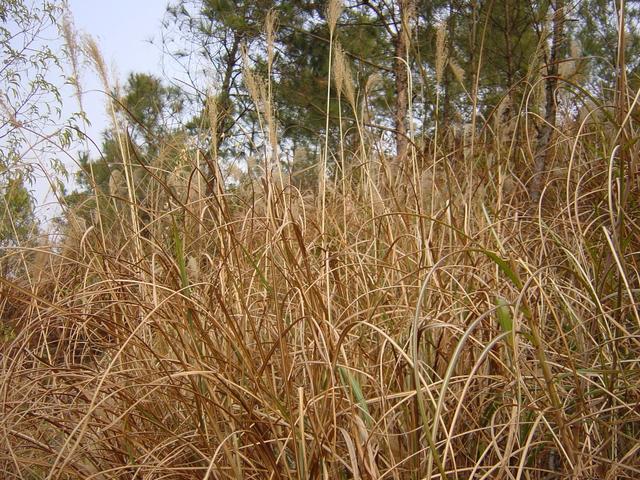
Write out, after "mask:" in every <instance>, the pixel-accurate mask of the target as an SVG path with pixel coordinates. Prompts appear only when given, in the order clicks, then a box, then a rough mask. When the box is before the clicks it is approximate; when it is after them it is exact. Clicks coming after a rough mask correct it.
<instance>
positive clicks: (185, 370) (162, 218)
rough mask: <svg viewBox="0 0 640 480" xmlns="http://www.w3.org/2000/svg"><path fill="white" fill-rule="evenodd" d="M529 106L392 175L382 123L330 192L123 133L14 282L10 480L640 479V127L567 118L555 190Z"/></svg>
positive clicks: (2, 400) (443, 141)
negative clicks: (113, 168)
mask: <svg viewBox="0 0 640 480" xmlns="http://www.w3.org/2000/svg"><path fill="white" fill-rule="evenodd" d="M338 51H339V50H338ZM256 85H259V86H260V85H263V84H262V83H260V82H258V83H257V84H256ZM260 89H262V94H260V93H259V91H260ZM256 91H257V92H258V93H256V96H258V97H259V96H260V95H266V96H269V97H270V94H268V95H267V94H266V93H265V92H266V91H269V90H265V89H264V88H263V87H260V88H258V87H256ZM622 94H624V95H625V98H633V96H634V95H633V92H631V93H629V92H626V91H624V92H622ZM348 100H349V101H350V102H353V100H352V99H348ZM257 101H263V102H264V101H265V98H259V99H257ZM620 103H624V102H620ZM211 108H212V110H213V111H215V106H214V107H211ZM352 110H353V112H352V111H349V112H348V115H352V114H355V115H357V111H356V110H357V109H356V106H355V105H354V106H353V109H352ZM262 111H263V112H271V109H270V108H267V107H264V106H263V108H262ZM272 114H273V113H270V115H272ZM344 114H345V115H347V112H345V113H344ZM214 115H215V114H214ZM513 115H514V120H517V121H518V122H519V123H520V125H519V126H518V128H515V129H513V130H512V131H511V133H510V134H509V135H506V136H505V135H504V131H502V127H500V126H499V125H497V126H496V128H495V129H494V128H491V125H492V124H491V123H490V122H489V123H487V124H486V125H484V126H483V128H482V129H480V128H478V129H477V131H473V132H471V135H472V137H473V138H474V140H472V141H471V142H470V144H471V145H473V147H472V152H471V153H470V152H469V150H468V148H465V145H460V142H459V141H457V140H455V138H454V136H453V135H452V134H451V133H450V132H449V130H450V128H449V127H450V126H447V125H440V126H439V132H440V133H439V136H438V140H437V142H436V145H433V146H432V148H433V150H432V151H431V152H430V153H428V154H427V155H426V157H427V158H421V155H420V154H419V152H417V151H415V149H414V151H413V152H412V156H411V158H408V159H407V160H406V161H407V162H411V163H412V165H411V166H410V167H409V168H402V169H397V170H395V171H396V172H402V173H401V174H398V175H397V177H396V178H392V179H389V178H387V177H386V176H385V174H384V172H385V169H387V163H388V162H390V160H388V159H385V158H383V157H380V156H378V155H376V154H375V153H374V152H375V151H376V149H375V148H374V147H375V145H373V142H372V140H371V139H370V137H369V136H367V135H366V132H365V131H364V127H363V128H362V129H360V130H361V135H362V140H363V141H362V142H361V145H359V146H358V148H357V150H356V151H355V152H349V151H348V149H346V148H345V146H344V145H342V146H341V153H340V155H339V157H338V158H339V159H340V163H341V167H342V168H340V169H339V170H338V173H336V175H338V177H337V178H336V179H334V181H333V182H332V181H329V179H325V178H324V174H325V172H326V163H327V161H328V158H329V153H328V152H327V151H325V152H324V153H323V155H322V158H321V162H322V163H323V165H324V168H321V169H319V175H320V176H321V177H320V179H319V182H318V184H319V192H318V194H319V195H320V198H321V201H320V202H318V201H316V200H315V197H314V195H313V194H311V195H310V194H308V192H303V191H300V190H298V189H297V188H296V187H295V186H294V185H293V184H292V183H291V182H290V181H289V179H287V178H286V176H285V175H284V174H282V173H276V172H274V171H272V170H271V167H273V166H274V165H273V163H274V162H273V158H265V159H264V165H265V167H264V170H265V173H264V175H263V176H262V178H256V179H253V181H252V179H247V180H246V184H244V185H243V186H242V188H237V187H235V188H234V187H230V186H228V185H225V183H224V181H223V180H222V178H221V175H220V167H219V165H218V164H217V159H216V158H215V154H214V156H213V157H214V158H213V159H204V158H202V156H201V155H200V154H199V153H198V152H192V151H190V150H188V149H186V150H184V152H183V156H182V159H183V164H182V165H180V166H179V167H176V168H174V169H173V170H171V169H168V168H165V167H164V166H163V165H162V162H160V161H158V162H157V163H158V164H157V165H155V166H154V168H153V169H149V173H148V175H152V176H153V181H151V182H148V185H147V187H145V188H147V189H148V191H146V192H144V196H145V197H146V198H147V199H153V201H151V202H150V201H146V202H145V203H144V204H142V203H140V202H138V200H137V199H138V198H140V195H136V192H135V186H134V172H133V170H134V166H133V165H132V160H131V154H130V152H123V158H125V159H127V163H126V164H125V165H123V168H124V172H125V175H124V176H123V175H122V174H120V173H119V174H114V177H113V178H112V180H113V182H112V183H113V185H112V190H111V196H110V197H109V198H108V199H107V201H106V202H105V201H104V199H105V197H104V196H103V197H101V198H103V201H102V203H101V205H102V209H101V210H100V211H99V212H98V213H97V215H98V216H101V217H102V218H94V219H93V222H92V223H91V222H90V223H88V224H87V222H85V221H83V220H82V219H81V218H79V217H77V216H74V214H73V213H72V212H70V213H69V218H70V221H69V222H68V227H67V229H66V231H65V236H64V238H63V241H62V242H61V243H59V244H56V245H43V246H40V247H38V248H31V249H26V248H25V249H23V250H19V251H14V252H12V253H11V254H10V255H24V256H25V258H29V259H31V260H30V261H29V262H28V266H27V268H28V270H29V275H28V276H25V278H27V279H28V280H24V281H23V280H20V279H16V278H2V279H0V293H1V298H2V300H1V303H0V309H1V312H2V322H3V323H2V328H3V337H2V344H1V347H0V362H1V363H0V365H1V366H0V378H1V379H2V382H1V386H0V407H1V408H2V415H1V416H0V471H1V472H2V473H1V476H2V478H7V479H11V478H21V479H32V478H34V479H35V478H42V479H45V478H46V479H54V478H69V479H71V478H82V479H85V478H93V479H105V478H139V479H143V478H144V479H147V478H149V479H150V478H185V479H187V478H207V479H212V478H273V479H275V478H297V479H305V478H325V479H329V478H345V479H346V478H356V479H358V478H363V479H364V478H375V479H382V478H389V479H404V478H416V479H417V478H434V479H435V478H447V479H471V478H473V479H505V480H506V479H510V480H520V479H551V478H553V479H555V478H575V479H589V478H593V479H595V478H602V479H614V478H615V479H624V478H639V477H640V442H639V441H638V439H639V433H640V418H639V415H640V410H639V408H638V405H639V403H638V402H639V401H640V369H639V368H638V367H639V365H638V363H639V362H640V345H639V343H640V315H639V309H638V304H637V302H638V292H639V289H640V285H639V278H638V246H639V245H640V241H639V240H640V237H639V234H640V229H639V227H638V225H637V218H638V207H639V206H638V203H637V198H638V196H637V194H638V193H639V192H638V185H637V173H638V172H635V174H636V176H632V175H631V174H630V172H629V171H628V170H627V171H624V169H622V168H620V165H621V164H620V162H621V160H620V159H624V158H628V157H633V156H634V155H637V146H636V144H635V143H633V142H631V141H630V140H631V139H633V138H637V137H636V135H637V132H635V131H633V128H632V126H633V125H632V123H631V122H628V121H627V120H628V119H627V120H624V117H623V121H624V122H625V123H624V125H621V124H619V123H618V124H616V120H615V117H613V116H611V117H610V118H608V119H607V118H605V119H604V120H603V121H600V122H598V121H595V120H594V119H595V118H596V117H597V112H596V111H594V112H590V113H589V115H588V116H587V117H586V118H585V119H584V120H583V121H582V122H579V123H573V124H572V123H571V122H570V121H569V119H564V120H563V121H562V122H563V123H562V127H561V128H559V130H558V131H557V132H556V134H555V137H554V138H555V140H554V145H553V149H554V152H555V155H554V158H555V161H556V163H555V164H553V163H552V164H551V165H550V166H549V172H547V177H546V179H545V180H546V188H545V190H544V192H543V196H542V199H541V201H540V203H539V204H537V205H533V206H532V205H531V204H530V202H529V201H528V200H527V193H526V188H525V185H524V184H525V183H526V182H527V178H528V175H530V167H529V166H528V165H531V161H532V158H533V150H532V148H531V142H533V136H534V135H533V134H531V131H530V130H531V127H530V125H529V123H528V122H530V121H532V119H530V118H527V117H526V109H524V108H523V109H522V111H521V112H519V113H518V112H515V113H514V114H513ZM264 124H265V125H266V126H265V132H264V135H265V138H267V139H268V141H269V142H271V143H273V142H274V141H275V140H274V139H275V137H274V132H275V128H274V126H273V125H274V124H273V118H268V119H266V120H265V123H264ZM359 125H360V124H359ZM503 127H504V126H503ZM213 130H214V131H215V128H213ZM505 137H506V138H505ZM621 138H624V139H625V140H626V142H625V143H622V142H621V141H620V139H621ZM463 143H466V144H467V145H468V144H469V142H468V141H466V140H465V141H463ZM121 145H122V146H123V149H126V148H128V147H127V146H126V145H125V142H121ZM167 148H172V147H171V146H170V145H168V146H167ZM622 151H624V155H621V152H622ZM275 152H277V145H275V144H274V145H272V148H271V153H272V154H275ZM265 155H267V156H268V155H270V153H269V152H266V153H265ZM207 162H209V164H208V167H205V165H207ZM345 165H346V167H345ZM632 165H635V164H632ZM634 168H635V167H634ZM467 172H473V174H472V175H469V174H467ZM340 175H341V176H340ZM123 177H124V178H123ZM212 177H214V180H212V179H211V178H212ZM630 178H635V179H636V180H635V182H636V183H633V182H631V181H630V180H629V179H630ZM118 182H120V183H118ZM122 182H126V183H125V184H122ZM207 183H208V184H209V186H210V187H211V188H205V184H207ZM418 192H420V193H419V194H418ZM102 195H104V193H103V194H102ZM140 218H145V221H144V224H142V223H141V222H140V221H139V220H140Z"/></svg>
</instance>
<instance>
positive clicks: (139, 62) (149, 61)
mask: <svg viewBox="0 0 640 480" xmlns="http://www.w3.org/2000/svg"><path fill="white" fill-rule="evenodd" d="M67 2H68V5H69V8H70V10H71V13H72V15H73V18H74V23H75V28H76V30H78V32H79V33H80V34H83V33H86V34H90V35H91V36H92V37H93V38H95V39H96V41H97V43H98V45H99V47H100V49H101V51H102V55H103V57H104V60H105V62H106V64H107V68H108V69H109V74H110V76H111V80H112V81H113V80H116V79H117V80H118V81H119V82H120V83H123V82H124V81H125V80H126V78H127V76H128V75H129V73H131V72H143V73H153V74H156V75H158V76H164V75H167V76H168V77H172V76H173V75H174V74H175V73H176V72H177V71H176V70H174V71H173V72H172V71H171V64H169V65H163V61H162V52H161V45H160V40H161V28H162V27H161V22H162V19H163V17H164V13H165V10H166V6H167V3H168V0H67ZM152 41H153V42H154V44H152V43H151V42H152ZM80 85H81V87H82V90H83V91H84V92H85V93H84V95H83V102H84V105H83V106H84V109H85V112H86V114H87V117H88V119H89V121H90V122H91V125H90V126H89V127H88V129H87V134H88V135H89V136H90V137H91V138H92V139H93V141H94V142H95V143H96V144H98V145H100V143H101V134H102V132H103V131H104V130H105V129H106V128H107V127H108V124H109V122H108V120H107V114H106V98H105V95H104V93H103V92H102V91H103V90H104V88H103V86H102V83H101V82H100V80H99V79H98V76H97V75H96V73H95V72H94V71H93V70H92V69H91V68H90V67H89V66H88V65H85V66H83V67H82V71H81V74H80ZM62 92H63V95H64V115H66V116H68V115H70V114H72V113H74V112H77V111H78V104H77V101H76V100H75V97H74V96H73V91H72V89H70V88H63V89H62ZM73 155H74V156H77V154H76V153H74V154H73ZM93 156H95V152H94V153H93ZM64 163H65V165H66V167H67V170H69V171H70V172H73V171H74V170H75V164H74V162H73V161H71V160H69V159H66V160H64ZM35 195H36V198H37V200H38V203H39V205H40V207H39V211H38V215H39V216H40V217H41V218H45V219H49V218H51V217H52V216H53V215H56V214H57V212H58V211H59V210H58V208H57V206H56V203H55V199H54V197H53V195H52V194H51V192H50V189H49V184H48V182H47V180H46V179H45V178H43V177H42V178H39V179H38V180H37V182H36V185H35Z"/></svg>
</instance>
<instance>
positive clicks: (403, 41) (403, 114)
mask: <svg viewBox="0 0 640 480" xmlns="http://www.w3.org/2000/svg"><path fill="white" fill-rule="evenodd" d="M407 6H408V5H407V1H406V0H404V1H401V2H400V15H399V16H400V19H401V21H400V26H399V28H398V33H397V35H396V38H395V44H396V54H395V56H396V58H395V65H394V75H395V80H396V105H395V134H396V152H397V160H398V163H399V164H401V163H402V162H403V161H404V159H405V158H406V156H407V149H408V145H409V142H408V138H407V124H406V121H407V113H408V108H409V83H408V77H407V65H406V63H405V62H406V58H407V49H408V45H407V44H408V39H409V33H408V31H407V28H408V27H409V26H408V25H405V22H404V20H405V15H406V8H407Z"/></svg>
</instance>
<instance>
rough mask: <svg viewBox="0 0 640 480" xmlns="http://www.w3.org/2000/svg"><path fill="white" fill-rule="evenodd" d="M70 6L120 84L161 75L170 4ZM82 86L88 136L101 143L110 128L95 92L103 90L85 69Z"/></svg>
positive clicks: (160, 0) (107, 1)
mask: <svg viewBox="0 0 640 480" xmlns="http://www.w3.org/2000/svg"><path fill="white" fill-rule="evenodd" d="M68 2H69V6H70V9H71V12H72V14H73V16H74V21H75V26H76V29H77V30H79V31H80V32H86V33H89V34H91V36H93V37H94V38H95V39H96V40H97V41H98V45H99V46H100V48H101V50H102V54H103V56H104V59H105V61H106V63H107V66H108V68H109V69H110V70H111V72H110V73H112V74H115V76H116V78H117V79H118V80H119V81H120V82H124V81H125V79H126V77H127V76H128V75H129V73H131V72H143V73H154V74H157V75H161V74H162V71H163V68H162V59H161V57H162V55H161V46H160V31H161V21H162V18H163V16H164V12H165V9H166V5H167V0H68ZM151 41H154V42H155V44H151V43H150V42H151ZM167 73H168V75H171V72H167ZM81 85H82V87H83V89H84V90H85V91H87V94H86V96H85V101H86V103H85V109H86V110H87V115H88V117H89V119H90V120H91V122H92V124H93V126H92V128H91V129H90V132H89V133H90V135H91V136H92V137H94V141H96V143H99V140H100V138H99V136H100V132H101V131H102V130H104V129H105V128H106V126H107V120H106V115H105V98H104V95H103V94H101V93H97V92H95V91H93V90H102V85H101V83H100V81H99V80H98V78H97V76H96V75H95V73H94V72H92V71H91V70H89V69H88V68H85V69H84V72H83V75H82V80H81ZM92 91H93V92H92Z"/></svg>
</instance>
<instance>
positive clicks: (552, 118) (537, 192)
mask: <svg viewBox="0 0 640 480" xmlns="http://www.w3.org/2000/svg"><path fill="white" fill-rule="evenodd" d="M563 40H564V0H556V1H555V9H554V15H553V37H552V39H551V54H550V56H549V60H548V61H547V77H546V79H545V115H544V125H542V127H541V128H540V130H539V132H538V135H537V139H536V140H537V146H536V154H535V157H534V162H533V178H532V179H531V184H530V187H529V196H530V197H531V201H532V202H534V203H538V201H539V200H540V196H541V195H542V189H543V182H542V181H543V175H544V172H545V170H546V168H547V157H548V155H549V151H550V150H551V145H552V140H553V132H554V130H555V128H556V120H557V119H556V117H557V110H558V108H557V104H556V90H557V88H558V62H559V60H560V57H561V55H560V49H561V48H562V43H563Z"/></svg>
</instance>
